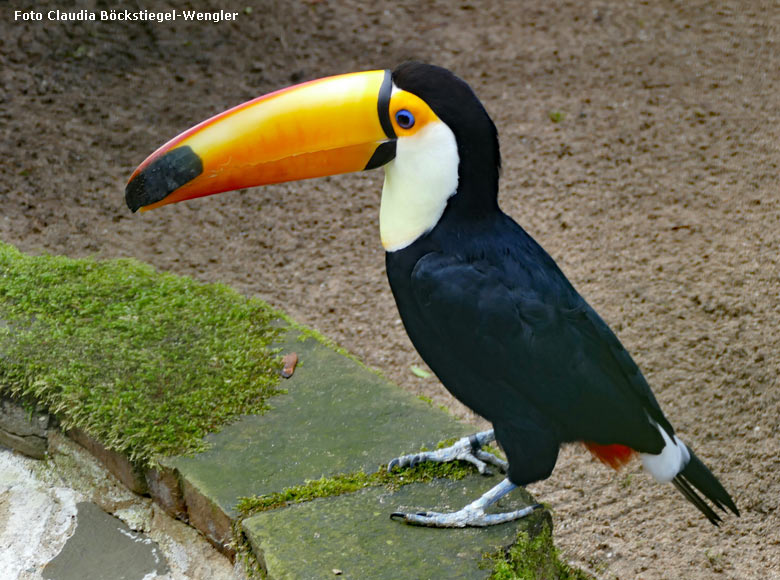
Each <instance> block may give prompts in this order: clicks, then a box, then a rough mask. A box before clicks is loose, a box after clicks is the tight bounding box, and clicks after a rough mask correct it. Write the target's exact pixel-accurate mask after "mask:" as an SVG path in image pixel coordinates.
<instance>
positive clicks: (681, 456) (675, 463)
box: [640, 424, 691, 483]
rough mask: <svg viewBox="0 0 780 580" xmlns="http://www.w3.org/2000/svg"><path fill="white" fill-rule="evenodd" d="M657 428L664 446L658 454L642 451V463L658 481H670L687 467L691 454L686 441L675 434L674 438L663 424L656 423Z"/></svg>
mask: <svg viewBox="0 0 780 580" xmlns="http://www.w3.org/2000/svg"><path fill="white" fill-rule="evenodd" d="M656 428H657V429H658V431H660V432H661V436H662V437H663V438H664V448H663V449H662V450H661V453H659V454H658V455H653V454H652V453H640V457H641V458H642V465H644V466H645V469H647V471H649V472H650V473H651V474H652V476H653V477H654V478H655V479H656V481H659V482H661V483H668V482H670V481H672V480H673V479H674V478H675V476H676V475H677V474H678V473H680V472H681V471H682V470H683V469H685V466H686V465H688V461H690V459H691V455H690V453H689V452H688V448H687V447H686V446H685V443H683V442H682V441H680V439H678V437H677V435H674V436H673V437H674V439H672V437H670V436H669V434H668V433H667V432H666V431H665V430H664V429H663V428H662V427H661V426H659V425H658V424H656Z"/></svg>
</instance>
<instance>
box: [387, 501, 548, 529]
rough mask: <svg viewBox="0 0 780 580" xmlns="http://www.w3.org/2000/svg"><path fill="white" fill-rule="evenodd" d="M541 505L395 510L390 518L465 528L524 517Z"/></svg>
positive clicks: (426, 524)
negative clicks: (499, 509) (494, 511)
mask: <svg viewBox="0 0 780 580" xmlns="http://www.w3.org/2000/svg"><path fill="white" fill-rule="evenodd" d="M541 507H542V506H541V504H534V505H530V506H527V507H524V508H522V509H519V510H515V511H511V512H503V513H497V514H486V513H485V512H484V511H482V510H478V509H469V506H466V507H465V508H463V509H461V510H459V511H457V512H451V513H439V512H417V513H404V512H394V513H392V514H390V518H391V519H401V520H403V521H404V522H406V523H407V524H412V525H416V526H428V527H434V528H465V527H467V526H468V527H478V528H482V527H486V526H494V525H496V524H503V523H506V522H511V521H514V520H518V519H520V518H524V517H525V516H527V515H529V514H531V513H532V512H533V511H534V510H537V509H539V508H541Z"/></svg>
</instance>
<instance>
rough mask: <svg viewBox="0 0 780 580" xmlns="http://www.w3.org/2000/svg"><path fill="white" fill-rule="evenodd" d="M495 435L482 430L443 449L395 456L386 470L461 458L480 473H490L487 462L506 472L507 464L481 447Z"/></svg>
mask: <svg viewBox="0 0 780 580" xmlns="http://www.w3.org/2000/svg"><path fill="white" fill-rule="evenodd" d="M495 439H496V436H495V433H494V432H493V430H492V429H491V430H490V431H482V432H481V433H477V434H475V435H471V436H470V437H463V438H461V439H458V440H457V441H456V442H455V443H454V444H453V445H451V446H450V447H445V448H444V449H437V450H436V451H423V452H421V453H412V454H411V455H402V456H401V457H396V458H395V459H393V460H392V461H391V462H390V463H388V465H387V470H388V471H391V470H392V469H393V467H396V466H398V467H414V466H415V465H417V464H418V463H422V462H423V461H434V462H437V463H444V462H447V461H455V460H456V459H461V460H463V461H468V462H469V463H471V464H473V465H474V466H475V467H476V468H477V469H478V470H479V472H480V473H481V474H483V475H492V473H491V471H490V470H489V469H488V467H487V464H488V463H489V464H491V465H494V466H496V467H498V468H499V469H500V470H501V471H502V472H504V473H506V471H507V469H508V467H509V464H508V463H507V462H506V461H504V460H503V459H501V458H500V457H496V456H495V455H493V454H492V453H489V452H487V451H483V450H482V447H483V446H485V445H487V444H488V443H490V442H491V441H495Z"/></svg>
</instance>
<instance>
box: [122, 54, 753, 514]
mask: <svg viewBox="0 0 780 580" xmlns="http://www.w3.org/2000/svg"><path fill="white" fill-rule="evenodd" d="M377 167H383V168H384V170H385V181H384V186H383V188H382V202H381V207H380V210H379V230H380V234H381V239H382V245H383V246H384V248H385V250H386V266H387V276H388V279H389V281H390V286H391V288H392V292H393V296H394V297H395V300H396V304H397V305H398V311H399V313H400V316H401V320H402V321H403V324H404V327H405V328H406V331H407V333H408V334H409V337H410V338H411V340H412V343H413V344H414V346H415V348H416V349H417V350H418V351H419V353H420V355H421V356H422V358H423V359H424V360H425V362H426V363H427V364H428V365H429V366H430V368H431V369H432V370H433V371H434V372H435V373H436V375H437V376H438V377H439V379H440V380H441V382H442V383H443V384H444V386H445V387H446V388H447V389H448V390H449V391H450V392H451V393H452V394H453V395H454V396H455V397H456V398H457V399H459V400H460V401H462V402H463V403H465V404H466V405H467V406H468V407H470V408H471V409H473V410H474V411H475V412H476V413H478V414H479V415H481V416H482V417H484V418H486V419H487V420H488V421H490V422H491V423H492V425H493V429H492V430H490V431H485V432H482V433H478V434H476V435H474V436H472V437H467V438H463V439H461V440H460V441H458V442H457V443H455V445H453V446H452V447H449V448H446V449H442V450H438V451H435V452H426V453H418V454H413V455H407V456H404V457H399V458H397V459H395V460H393V461H391V462H390V464H389V468H392V467H393V466H395V465H402V466H403V465H409V464H414V463H416V462H418V461H422V460H432V461H445V460H451V459H456V458H459V459H464V460H466V461H470V462H472V463H474V464H475V465H476V466H477V467H478V469H479V470H480V472H484V471H486V469H487V466H486V463H491V464H493V465H496V466H498V467H499V468H501V469H502V470H503V471H505V472H506V476H507V477H506V479H505V480H504V481H502V482H501V483H500V484H498V485H497V486H496V487H494V488H493V489H491V490H490V491H488V492H487V493H486V494H485V495H483V496H482V497H481V498H479V499H478V500H476V501H475V502H473V503H471V504H469V505H468V506H466V507H464V508H462V509H461V510H459V511H457V512H453V513H444V514H442V513H434V512H425V513H421V514H417V513H397V514H393V516H396V517H398V518H401V519H403V520H405V521H407V522H410V523H415V524H421V525H431V526H457V527H461V526H485V525H491V524H495V523H500V522H504V521H509V520H512V519H516V518H519V517H523V516H524V515H526V514H528V513H530V512H531V511H532V510H533V509H534V508H535V507H537V506H529V507H527V508H525V509H522V510H517V511H514V512H509V513H486V511H485V508H486V507H487V506H489V505H491V504H493V503H495V501H496V500H497V499H498V498H500V497H502V496H503V495H505V494H506V493H508V492H510V491H511V490H513V489H514V488H515V487H516V486H518V485H526V484H529V483H532V482H535V481H538V480H541V479H544V478H546V477H548V476H549V475H550V473H551V472H552V470H553V467H554V466H555V462H556V459H557V457H558V449H559V448H560V446H561V444H563V443H566V442H572V441H582V442H584V443H585V445H586V446H587V447H588V448H589V449H590V451H591V452H592V453H594V455H596V456H597V457H599V458H600V459H602V460H603V461H604V462H606V463H608V464H610V465H612V466H613V467H618V466H620V465H622V464H624V463H625V462H626V461H628V460H629V459H630V458H631V456H632V455H634V454H639V456H640V458H641V460H642V463H643V464H644V466H645V468H646V469H647V470H648V471H650V473H651V474H652V475H653V476H654V477H655V479H657V480H658V481H661V482H672V483H673V484H674V485H675V486H676V487H677V488H678V489H679V490H680V491H681V492H682V493H683V494H684V495H685V497H686V498H687V499H688V500H690V501H691V502H692V503H693V504H694V505H695V506H696V507H697V508H698V509H699V510H701V512H702V513H703V514H704V515H705V516H706V517H707V518H708V519H709V521H710V522H712V523H713V524H718V522H719V521H720V516H719V515H718V513H716V512H715V510H714V509H713V507H712V506H711V505H710V503H708V502H707V500H709V502H711V503H712V504H714V506H715V507H717V508H719V509H721V510H723V511H725V509H726V508H728V509H729V510H731V511H732V512H733V513H734V514H736V515H739V512H738V510H737V507H736V505H735V503H734V501H733V500H732V499H731V497H730V496H729V494H728V493H727V492H726V490H725V489H724V488H723V486H722V485H721V484H720V482H719V481H718V480H717V479H716V477H715V476H714V475H713V474H712V473H711V472H710V471H709V470H708V469H707V467H705V465H704V464H703V463H702V462H701V461H700V460H699V458H698V457H696V455H695V454H694V453H693V451H692V450H691V449H690V448H689V447H687V446H686V445H685V444H684V443H683V442H682V441H681V440H680V439H679V438H678V437H677V436H676V435H675V431H674V428H673V427H672V425H671V423H670V422H669V420H668V419H667V418H666V416H665V415H664V413H663V411H662V410H661V408H660V406H659V405H658V402H657V401H656V399H655V397H654V396H653V393H652V391H651V390H650V387H649V386H648V384H647V381H646V380H645V378H644V377H643V376H642V373H641V372H640V370H639V368H638V367H637V365H636V364H635V363H634V361H633V360H632V358H631V356H630V355H629V354H628V352H626V350H625V349H624V348H623V346H622V345H621V343H620V341H619V340H618V339H617V337H616V336H615V334H614V333H613V332H612V331H611V330H610V329H609V327H608V326H607V324H606V323H605V322H604V321H603V320H602V319H601V317H600V316H599V315H598V314H597V313H596V312H595V311H594V310H593V309H592V308H591V307H590V306H589V305H588V303H587V302H586V301H585V300H584V299H583V298H582V296H580V295H579V294H578V293H577V291H576V290H575V289H574V287H573V286H572V285H571V283H570V282H569V281H568V280H567V278H566V277H565V276H564V275H563V273H562V272H561V270H560V269H559V268H558V266H557V265H556V264H555V262H554V261H553V259H552V258H551V257H550V256H549V255H548V254H547V253H546V252H545V251H544V250H543V249H542V247H541V246H540V245H539V244H537V243H536V242H535V241H534V240H533V239H532V238H531V236H529V235H528V234H527V233H526V232H525V231H524V230H523V228H521V227H520V226H519V225H518V224H517V223H516V222H515V221H513V220H512V219H511V218H510V217H508V216H507V215H506V214H504V213H503V212H502V211H501V209H500V208H499V206H498V200H497V197H498V181H499V172H500V168H501V158H500V154H499V147H498V136H497V132H496V128H495V126H494V124H493V122H492V121H491V119H490V117H489V116H488V114H487V112H486V111H485V108H484V107H483V106H482V104H481V103H480V101H479V99H478V98H477V97H476V95H475V94H474V92H473V91H472V89H471V88H470V87H469V86H468V85H467V84H466V83H465V82H464V81H463V80H461V79H460V78H458V77H457V76H455V75H454V74H452V73H451V72H449V71H448V70H446V69H443V68H440V67H436V66H432V65H428V64H422V63H417V62H410V63H405V64H403V65H401V66H399V67H398V68H396V69H395V70H393V71H389V70H376V71H369V72H359V73H352V74H345V75H340V76H334V77H329V78H325V79H320V80H315V81H311V82H307V83H303V84H299V85H296V86H293V87H290V88H286V89H282V90H280V91H277V92H274V93H271V94H268V95H265V96H262V97H259V98H257V99H255V100H252V101H249V102H247V103H245V104H243V105H239V106H237V107H235V108H233V109H230V110H229V111H226V112H224V113H222V114H220V115H217V116H215V117H213V118H211V119H209V120H207V121H204V122H203V123H201V124H199V125H197V126H195V127H193V128H192V129H190V130H188V131H186V132H184V133H182V134H181V135H179V136H178V137H176V138H174V139H173V140H171V141H170V142H168V143H167V144H165V145H163V146H162V147H160V149H158V150H157V151H156V152H155V153H153V154H152V155H151V156H150V157H149V158H148V159H146V161H144V162H143V163H142V164H141V165H140V166H139V167H138V169H136V170H135V172H134V173H133V174H132V176H131V177H130V181H129V182H128V184H127V188H126V192H125V196H126V201H127V204H128V206H129V207H130V209H131V210H133V211H136V210H138V209H150V208H154V207H158V206H161V205H165V204H169V203H173V202H177V201H182V200H186V199H191V198H194V197H200V196H205V195H210V194H214V193H219V192H223V191H229V190H235V189H240V188H244V187H249V186H254V185H263V184H270V183H279V182H283V181H291V180H296V179H304V178H311V177H319V176H324V175H332V174H336V173H345V172H351V171H359V170H364V169H374V168H377ZM493 440H497V441H498V443H499V444H500V445H501V447H502V449H503V450H504V452H505V453H506V457H507V460H508V461H507V462H504V461H503V460H501V459H499V458H497V457H495V456H494V455H493V454H491V453H488V452H486V451H484V450H482V449H481V448H482V446H484V445H485V444H487V443H488V442H490V441H493ZM697 490H698V491H697ZM702 495H703V496H704V497H702ZM705 498H706V499H705Z"/></svg>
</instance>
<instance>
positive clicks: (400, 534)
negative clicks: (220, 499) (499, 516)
mask: <svg viewBox="0 0 780 580" xmlns="http://www.w3.org/2000/svg"><path fill="white" fill-rule="evenodd" d="M498 481H499V479H498V477H481V476H479V475H474V476H470V477H468V478H466V479H464V480H461V481H452V480H435V481H434V482H433V483H430V484H412V485H407V486H404V487H402V488H400V489H398V490H396V491H390V490H388V489H386V488H383V487H382V488H369V489H366V490H364V491H361V492H358V493H353V494H349V495H343V496H338V497H332V498H323V499H318V500H314V501H311V502H308V503H302V504H297V505H292V506H289V507H286V508H283V509H277V510H272V511H267V512H262V513H260V514H257V515H254V516H252V517H249V518H247V519H246V520H244V522H243V528H244V532H245V533H246V535H247V538H248V539H249V541H250V543H251V545H252V549H253V551H254V553H255V555H256V556H257V558H258V561H259V562H260V565H261V566H262V567H263V568H264V569H265V571H266V572H267V575H268V578H269V579H271V580H283V579H299V578H307V579H319V578H326V579H333V578H339V579H341V578H351V579H362V578H371V579H372V580H380V579H383V578H387V579H393V580H396V579H398V578H447V579H461V578H468V579H472V578H487V577H488V576H490V573H491V567H492V563H491V562H489V561H485V560H484V559H483V555H484V554H485V553H489V552H494V551H496V550H497V549H498V548H503V547H506V546H509V545H511V544H512V543H513V542H514V541H515V538H516V537H517V533H518V531H519V530H523V531H526V532H527V533H529V535H530V536H532V537H533V535H534V534H533V529H535V528H538V527H539V521H538V520H540V519H543V518H547V517H549V516H548V515H547V514H546V513H545V512H544V511H542V510H538V511H536V512H533V513H532V515H530V516H528V517H527V518H524V519H523V520H520V521H517V522H510V523H507V524H502V525H498V526H491V527H489V528H463V529H436V528H425V527H417V526H410V525H407V524H403V523H400V522H398V521H393V520H391V519H390V517H389V516H390V514H391V513H392V512H394V511H396V510H397V509H399V508H400V509H402V510H404V511H415V512H416V511H423V510H435V511H450V510H453V509H458V508H460V507H462V506H464V505H466V504H467V503H469V502H470V501H472V500H474V499H476V498H477V497H478V496H479V495H480V494H482V493H483V492H485V491H486V490H487V489H489V488H490V487H491V486H492V485H495V484H496V483H498ZM529 503H534V502H533V499H532V498H531V496H530V495H529V494H527V493H526V492H525V491H524V490H522V489H520V490H516V491H514V492H512V493H511V494H510V495H509V496H508V497H507V498H505V499H503V500H501V501H500V502H499V505H498V508H497V509H498V510H499V511H507V510H510V509H519V508H521V507H523V506H525V505H528V504H529Z"/></svg>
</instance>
